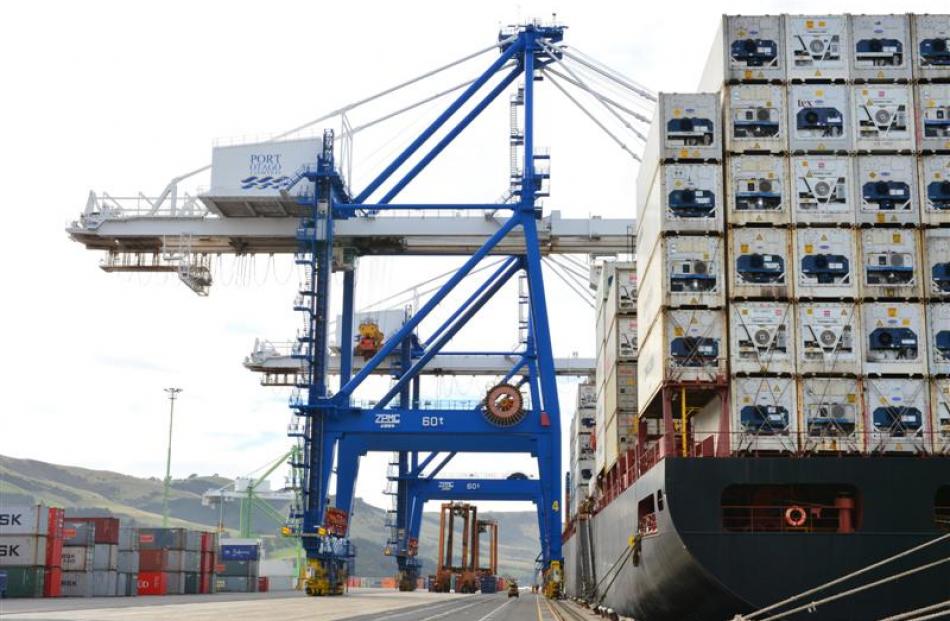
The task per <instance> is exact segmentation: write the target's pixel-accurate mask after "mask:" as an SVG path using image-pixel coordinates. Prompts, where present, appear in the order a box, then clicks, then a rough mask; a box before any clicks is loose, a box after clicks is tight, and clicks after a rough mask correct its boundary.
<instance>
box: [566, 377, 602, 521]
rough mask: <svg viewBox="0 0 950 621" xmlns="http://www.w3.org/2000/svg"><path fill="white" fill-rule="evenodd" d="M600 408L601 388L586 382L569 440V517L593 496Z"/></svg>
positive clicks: (581, 386)
mask: <svg viewBox="0 0 950 621" xmlns="http://www.w3.org/2000/svg"><path fill="white" fill-rule="evenodd" d="M596 409H597V385H596V384H594V383H591V382H584V383H582V384H579V385H578V386H577V407H576V408H575V409H574V418H572V419H571V430H570V436H569V438H570V440H569V443H570V444H569V452H570V461H569V464H570V468H569V470H568V474H569V476H568V477H567V480H568V485H567V486H566V489H567V495H568V514H569V515H576V514H577V509H578V507H579V506H580V505H581V504H582V503H583V502H584V500H586V499H587V497H588V495H589V487H590V482H591V480H592V479H593V478H594V466H595V459H594V453H595V450H596V446H595V440H594V425H595V421H594V419H595V416H596Z"/></svg>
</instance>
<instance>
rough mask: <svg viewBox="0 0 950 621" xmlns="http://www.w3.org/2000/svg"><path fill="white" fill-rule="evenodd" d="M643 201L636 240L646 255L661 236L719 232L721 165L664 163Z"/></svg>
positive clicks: (722, 197) (720, 216) (721, 224)
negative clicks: (642, 246) (641, 244)
mask: <svg viewBox="0 0 950 621" xmlns="http://www.w3.org/2000/svg"><path fill="white" fill-rule="evenodd" d="M645 200H646V202H645V203H642V204H641V205H640V207H641V208H640V213H639V214H638V222H637V226H638V231H637V238H638V240H640V242H641V243H643V244H645V247H644V250H645V251H647V252H650V251H652V249H653V246H652V244H654V243H656V239H657V238H659V237H661V236H662V235H666V234H672V233H713V232H717V231H721V230H722V227H723V211H724V210H725V207H724V203H725V194H724V193H723V191H722V166H720V165H719V164H677V163H674V164H664V165H663V166H660V167H659V168H658V169H657V172H656V178H655V179H654V180H653V181H652V187H651V189H650V192H649V193H648V194H647V196H646V199H645ZM641 267H642V266H641Z"/></svg>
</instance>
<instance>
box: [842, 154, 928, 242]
mask: <svg viewBox="0 0 950 621" xmlns="http://www.w3.org/2000/svg"><path fill="white" fill-rule="evenodd" d="M854 160H855V165H854V178H855V190H854V194H855V197H856V199H857V201H858V209H857V221H858V224H860V225H894V226H916V225H918V224H919V223H920V210H919V209H918V206H919V205H920V202H919V200H918V196H917V186H918V182H917V160H916V158H914V157H912V156H904V155H865V156H861V157H856V158H854Z"/></svg>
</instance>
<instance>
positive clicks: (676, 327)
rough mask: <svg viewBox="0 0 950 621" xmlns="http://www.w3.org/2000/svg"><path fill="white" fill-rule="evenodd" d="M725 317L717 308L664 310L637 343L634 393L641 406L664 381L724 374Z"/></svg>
mask: <svg viewBox="0 0 950 621" xmlns="http://www.w3.org/2000/svg"><path fill="white" fill-rule="evenodd" d="M725 334H726V320H725V312H724V311H721V310H705V309H702V310H700V309H690V310H664V311H661V312H660V314H659V315H658V316H657V318H656V320H655V321H654V322H653V325H652V326H650V328H649V330H648V332H647V333H646V335H645V337H644V338H643V339H642V340H641V342H640V361H641V362H640V363H639V364H638V365H637V369H638V375H637V383H638V384H639V387H638V396H637V401H638V405H639V407H640V409H641V410H643V409H645V408H646V407H647V406H648V405H649V404H650V402H651V400H652V399H653V397H654V396H655V395H656V393H657V391H658V390H659V389H660V387H661V386H662V385H663V383H664V382H686V381H688V382H718V381H723V380H724V379H725V377H726V358H727V355H726V341H725Z"/></svg>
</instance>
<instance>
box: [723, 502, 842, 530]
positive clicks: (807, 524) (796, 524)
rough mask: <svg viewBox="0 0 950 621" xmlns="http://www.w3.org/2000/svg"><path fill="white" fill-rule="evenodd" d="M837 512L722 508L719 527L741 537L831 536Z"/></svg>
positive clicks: (821, 508) (783, 507) (825, 507)
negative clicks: (752, 535) (769, 534)
mask: <svg viewBox="0 0 950 621" xmlns="http://www.w3.org/2000/svg"><path fill="white" fill-rule="evenodd" d="M847 510H848V511H851V509H850V508H849V509H847ZM841 511H842V509H841V508H839V507H835V506H833V505H798V504H795V505H792V504H785V505H723V506H722V527H723V529H724V530H726V531H729V532H742V533H763V532H773V533H774V532H783V533H784V532H796V533H801V532H813V533H834V532H838V531H839V530H840V521H839V513H840V512H841Z"/></svg>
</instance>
